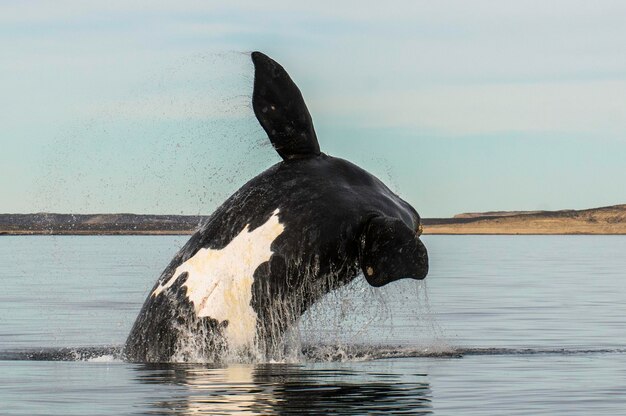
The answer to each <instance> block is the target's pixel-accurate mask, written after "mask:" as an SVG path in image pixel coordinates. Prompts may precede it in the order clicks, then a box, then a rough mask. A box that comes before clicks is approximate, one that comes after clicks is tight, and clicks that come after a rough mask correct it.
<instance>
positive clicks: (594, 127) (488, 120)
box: [314, 81, 626, 137]
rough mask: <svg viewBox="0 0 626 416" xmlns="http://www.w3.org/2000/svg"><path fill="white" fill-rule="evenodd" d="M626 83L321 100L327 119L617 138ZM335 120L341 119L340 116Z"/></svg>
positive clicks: (448, 89)
mask: <svg viewBox="0 0 626 416" xmlns="http://www.w3.org/2000/svg"><path fill="white" fill-rule="evenodd" d="M624 97H626V81H596V82H586V83H558V82H555V83H529V84H493V85H466V86H433V87H427V88H423V89H417V90H413V91H404V92H397V91H394V92H390V93H384V92H378V93H376V94H371V95H369V94H367V93H366V92H364V93H363V94H359V95H353V96H331V97H325V98H324V100H323V101H316V102H315V103H314V105H315V106H316V107H317V108H318V109H320V111H323V113H324V116H325V117H332V118H335V119H336V118H339V117H341V116H344V117H348V118H349V119H350V120H362V123H366V124H368V125H371V126H373V127H392V126H396V127H397V126H405V127H410V128H414V129H421V130H429V131H435V132H439V133H443V134H446V135H465V134H481V133H487V134H491V133H502V132H550V133H571V134H575V135H578V136H580V135H588V136H591V137H593V136H603V137H606V136H615V135H619V134H620V133H623V132H625V131H626V105H625V102H624ZM338 116H339V117H338Z"/></svg>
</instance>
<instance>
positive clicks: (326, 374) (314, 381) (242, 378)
mask: <svg viewBox="0 0 626 416" xmlns="http://www.w3.org/2000/svg"><path fill="white" fill-rule="evenodd" d="M135 369H136V370H137V375H136V379H137V381H139V382H140V383H144V384H166V385H172V386H176V387H178V388H179V390H177V392H176V394H171V395H169V396H168V397H167V398H166V399H163V400H159V399H157V400H155V401H154V403H146V404H145V407H146V410H147V411H148V412H149V413H151V412H154V413H159V414H163V413H165V414H194V415H195V414H221V413H226V414H233V413H238V412H251V413H258V414H289V413H309V414H325V413H333V412H338V413H341V414H366V413H394V414H402V413H406V414H415V415H421V414H430V413H432V406H431V392H430V386H429V384H428V381H427V377H426V375H425V374H417V375H412V376H411V377H405V376H400V375H398V374H386V373H377V372H370V371H368V372H362V371H356V370H354V369H350V368H337V366H336V365H335V366H332V367H331V366H326V367H323V366H315V367H311V366H303V365H292V364H263V365H256V366H252V365H235V366H227V367H212V366H197V365H184V364H176V365H171V364H170V365H158V364H150V365H148V364H146V365H138V366H137V367H135ZM151 408H152V409H151Z"/></svg>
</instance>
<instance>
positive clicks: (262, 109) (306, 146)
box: [252, 52, 320, 160]
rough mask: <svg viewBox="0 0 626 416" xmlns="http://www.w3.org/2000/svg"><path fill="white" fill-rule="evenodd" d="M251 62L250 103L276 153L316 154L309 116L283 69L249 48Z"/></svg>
mask: <svg viewBox="0 0 626 416" xmlns="http://www.w3.org/2000/svg"><path fill="white" fill-rule="evenodd" d="M252 62H253V63H254V92H253V93H252V107H253V109H254V114H255V115H256V118H257V119H258V120H259V123H261V126H262V127H263V129H264V130H265V132H266V133H267V135H268V136H269V139H270V141H271V142H272V145H273V146H274V148H275V149H276V151H277V152H278V154H279V155H280V156H281V157H282V158H283V159H285V160H286V159H297V158H302V157H310V156H317V155H319V154H320V146H319V144H318V143H317V136H316V135H315V130H314V129H313V120H311V115H310V114H309V110H308V109H307V108H306V104H305V103H304V99H303V98H302V94H301V93H300V90H299V89H298V87H297V86H296V84H295V83H294V82H293V81H292V80H291V78H290V77H289V74H287V71H285V70H284V69H283V67H282V66H280V65H279V64H278V63H277V62H275V61H274V60H272V59H271V58H269V57H268V56H266V55H264V54H262V53H261V52H252Z"/></svg>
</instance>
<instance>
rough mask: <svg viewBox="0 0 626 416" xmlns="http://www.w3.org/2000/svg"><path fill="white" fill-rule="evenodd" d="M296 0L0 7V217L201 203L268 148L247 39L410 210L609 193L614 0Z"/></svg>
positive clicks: (616, 185) (210, 204)
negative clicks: (255, 108) (254, 103)
mask: <svg viewBox="0 0 626 416" xmlns="http://www.w3.org/2000/svg"><path fill="white" fill-rule="evenodd" d="M301 3H302V4H301ZM304 3H305V2H289V1H265V2H258V1H238V2H212V1H183V2H171V1H160V0H156V1H149V2H147V1H146V2H142V1H133V2H129V1H118V0H108V1H106V2H105V1H93V2H84V1H65V0H55V1H12V0H2V1H0V50H1V51H2V53H1V54H0V195H1V197H0V213H30V212H62V213H70V212H71V213H107V212H131V213H145V214H194V215H195V214H209V213H210V212H211V211H212V210H213V209H214V208H215V207H217V206H218V205H219V204H221V202H222V201H223V200H224V199H225V198H227V197H228V196H229V195H230V194H231V193H232V192H234V191H235V190H236V189H237V188H239V187H240V186H241V185H243V184H244V183H245V182H247V181H248V180H249V179H250V178H252V177H253V176H255V175H257V174H259V173H260V172H262V171H263V170H264V169H266V168H267V167H269V166H271V165H272V164H274V163H277V162H279V161H280V158H279V157H278V155H277V154H276V153H275V152H274V151H273V149H272V148H271V146H270V145H269V141H268V139H267V138H266V136H265V134H264V133H263V130H262V129H261V127H260V126H259V125H258V123H257V122H256V120H255V118H254V115H253V113H252V107H251V104H250V99H251V94H252V82H253V68H252V63H251V62H250V58H249V52H251V51H254V50H260V51H263V52H265V53H266V54H268V55H269V56H271V57H273V58H274V59H276V60H277V61H278V62H280V63H281V64H282V65H283V66H284V67H285V69H286V70H287V71H288V72H289V73H290V75H291V77H292V78H293V79H294V80H295V82H296V83H297V84H298V86H299V87H300V89H301V91H302V93H303V95H304V97H305V100H306V102H307V105H308V107H309V110H310V112H311V114H312V116H313V120H314V123H315V128H316V131H317V134H318V139H319V142H320V147H321V149H322V151H324V152H326V153H328V154H330V155H332V156H337V157H342V158H345V159H348V160H351V161H353V162H355V163H357V164H359V165H360V166H361V167H363V168H365V169H366V170H368V171H370V172H372V173H373V174H375V175H377V176H378V177H379V178H380V179H382V180H383V181H384V182H385V183H387V184H388V185H389V186H390V188H392V189H393V190H394V191H396V192H397V193H398V194H400V195H401V196H402V197H403V198H404V199H405V200H407V201H408V202H410V203H411V204H412V205H413V206H414V207H415V208H416V209H417V210H418V212H420V214H421V215H422V217H447V216H452V215H454V214H457V213H461V212H477V211H490V210H536V209H552V210H555V209H566V208H572V209H584V208H592V207H599V206H606V205H613V204H620V203H626V186H624V182H625V181H624V179H626V42H624V39H626V25H625V24H624V22H626V2H623V1H596V2H589V1H577V0H569V1H545V0H543V1H534V0H528V1H523V2H521V1H519V0H517V1H508V0H501V1H485V0H477V1H445V0H444V1H436V2H434V1H428V2H426V1H387V2H373V1H342V2H336V1H317V2H306V4H304Z"/></svg>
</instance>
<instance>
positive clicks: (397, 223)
mask: <svg viewBox="0 0 626 416" xmlns="http://www.w3.org/2000/svg"><path fill="white" fill-rule="evenodd" d="M359 261H360V264H361V269H362V270H363V274H364V275H365V278H366V279H367V282H368V283H369V284H370V285H372V286H376V287H378V286H384V285H386V284H387V283H390V282H393V281H394V280H398V279H403V278H412V279H423V278H425V277H426V274H428V253H427V252H426V247H425V246H424V244H422V242H421V241H420V239H419V238H418V236H417V234H416V232H415V231H413V230H412V229H411V228H409V227H407V226H406V224H405V223H404V222H402V221H401V220H399V219H396V218H390V217H382V216H378V217H374V218H372V219H371V220H370V221H369V222H368V223H367V225H366V226H365V230H364V232H363V234H362V236H361V244H360V250H359Z"/></svg>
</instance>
